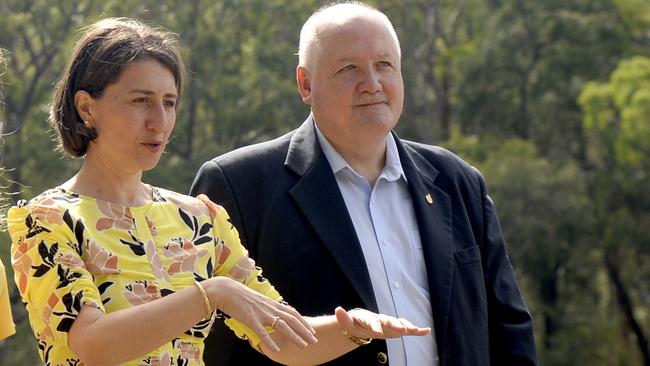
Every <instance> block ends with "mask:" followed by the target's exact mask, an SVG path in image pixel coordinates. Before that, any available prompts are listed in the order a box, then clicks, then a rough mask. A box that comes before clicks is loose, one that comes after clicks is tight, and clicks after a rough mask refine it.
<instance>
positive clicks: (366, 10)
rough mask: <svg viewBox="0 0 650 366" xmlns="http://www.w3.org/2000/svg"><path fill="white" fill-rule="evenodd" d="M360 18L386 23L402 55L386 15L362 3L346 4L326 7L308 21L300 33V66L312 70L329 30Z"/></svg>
mask: <svg viewBox="0 0 650 366" xmlns="http://www.w3.org/2000/svg"><path fill="white" fill-rule="evenodd" d="M359 18H364V19H376V20H379V21H381V22H382V23H384V24H385V25H386V27H387V28H388V30H389V32H390V34H391V35H392V37H393V39H394V40H395V47H396V48H397V54H398V55H400V54H401V51H400V46H399V39H398V38H397V34H396V33H395V29H394V28H393V24H392V23H391V22H390V20H389V19H388V17H387V16H386V15H385V14H384V13H382V12H380V11H379V10H377V9H375V8H373V7H371V6H369V5H366V4H363V3H360V2H356V1H355V2H345V3H337V4H334V5H328V6H325V7H323V8H321V9H319V10H317V11H316V12H315V13H314V14H312V15H311V17H309V19H307V21H306V22H305V24H304V25H303V26H302V30H301V31H300V45H299V48H298V65H299V66H303V67H306V68H308V69H310V68H312V66H313V60H314V59H316V58H317V57H318V51H319V46H320V43H321V42H322V38H323V37H324V36H325V33H326V31H327V29H328V28H330V27H332V26H340V25H343V24H346V23H348V22H353V21H355V19H359Z"/></svg>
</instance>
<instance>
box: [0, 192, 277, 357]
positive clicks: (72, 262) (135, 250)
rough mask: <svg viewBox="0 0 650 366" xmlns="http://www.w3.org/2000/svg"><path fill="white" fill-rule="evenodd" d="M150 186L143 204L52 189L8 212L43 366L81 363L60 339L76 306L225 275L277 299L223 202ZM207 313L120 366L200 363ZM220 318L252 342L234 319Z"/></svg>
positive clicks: (116, 301)
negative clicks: (148, 199)
mask: <svg viewBox="0 0 650 366" xmlns="http://www.w3.org/2000/svg"><path fill="white" fill-rule="evenodd" d="M153 192H154V197H153V200H152V202H150V203H148V204H146V205H144V206H139V207H123V206H119V205H116V204H113V203H109V202H105V201H101V200H97V199H94V198H91V197H87V196H82V195H78V194H76V193H73V192H70V191H66V190H65V189H62V188H55V189H51V190H49V191H46V192H44V193H42V194H41V195H39V196H37V197H35V198H34V199H32V200H31V201H29V202H27V203H26V202H24V201H23V202H20V203H19V204H18V205H17V206H16V207H12V208H11V209H10V210H9V213H8V216H7V226H8V229H9V233H10V234H11V238H12V247H11V255H12V265H13V267H14V272H15V280H16V284H17V285H18V289H19V291H20V294H21V296H22V298H23V301H24V302H25V303H26V305H27V310H28V312H29V320H30V323H31V327H32V330H33V331H34V334H35V336H36V339H37V341H38V350H39V353H40V356H41V359H42V360H43V362H44V363H45V364H46V365H66V366H68V365H83V363H82V362H80V361H79V357H77V356H76V355H75V354H74V353H73V352H72V351H71V350H70V348H69V347H68V331H69V330H70V327H71V326H72V323H73V322H74V320H75V319H76V317H77V315H78V313H79V311H80V310H81V307H82V305H84V304H85V305H90V306H94V307H96V308H98V309H100V310H102V311H104V312H105V313H110V312H114V311H118V310H120V309H124V308H128V307H133V306H137V305H140V304H144V303H147V302H150V301H155V300H156V299H159V298H161V297H164V296H166V295H169V294H171V293H174V292H175V291H178V290H180V289H182V288H185V287H187V286H191V285H193V283H194V281H195V280H197V281H201V280H204V279H206V278H209V277H212V276H229V277H231V278H233V279H236V280H238V281H241V282H243V283H245V284H246V285H247V286H249V287H250V288H252V289H254V290H256V291H258V292H260V293H263V294H265V295H267V296H269V297H271V298H274V299H276V300H278V301H280V300H281V298H280V295H279V294H278V293H277V291H275V289H274V288H273V286H271V284H270V283H269V282H268V281H266V280H265V279H264V278H263V277H262V276H261V270H260V269H259V268H258V267H255V263H254V262H253V261H252V260H251V259H250V258H248V253H247V251H246V250H245V249H244V247H243V246H242V245H241V243H240V241H239V237H238V234H237V230H236V229H235V228H234V227H233V226H232V224H231V223H230V222H229V220H230V219H229V217H228V214H227V213H226V211H225V210H224V209H223V208H221V207H220V206H217V205H216V204H214V203H212V202H210V201H209V200H208V199H207V197H205V196H199V197H197V198H193V197H189V196H185V195H181V194H178V193H174V192H171V191H167V190H163V189H160V188H153ZM170 316H173V314H170ZM215 317H216V315H215V314H213V315H212V316H211V317H210V318H209V319H205V320H203V321H201V322H199V323H198V324H196V325H195V326H193V327H192V328H190V329H188V330H187V331H186V332H185V333H183V334H180V335H179V336H178V337H177V338H174V339H173V340H171V341H170V342H168V343H166V344H164V345H163V346H161V347H160V348H158V349H156V350H155V351H153V352H151V353H149V354H147V355H146V356H144V357H140V358H138V359H136V360H132V361H130V362H127V363H126V365H161V366H163V365H183V366H186V365H187V366H189V365H202V364H203V362H202V355H203V340H204V338H205V337H206V336H207V334H208V332H209V330H210V327H211V325H212V322H213V321H214V319H215ZM225 322H226V324H227V325H228V326H229V327H230V328H231V329H232V330H233V331H235V333H236V334H237V335H238V336H239V337H241V338H245V339H249V341H251V343H253V345H257V344H258V343H259V338H258V337H257V335H256V334H255V333H254V332H253V331H252V330H250V329H249V328H248V327H246V326H245V325H243V324H242V323H239V322H238V321H236V320H234V319H226V320H225ZM107 346H108V347H110V345H107Z"/></svg>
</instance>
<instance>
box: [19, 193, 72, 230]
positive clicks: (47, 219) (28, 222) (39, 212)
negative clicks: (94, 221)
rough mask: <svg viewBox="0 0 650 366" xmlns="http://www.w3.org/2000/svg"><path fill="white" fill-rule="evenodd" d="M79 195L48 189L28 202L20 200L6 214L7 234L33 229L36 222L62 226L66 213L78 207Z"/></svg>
mask: <svg viewBox="0 0 650 366" xmlns="http://www.w3.org/2000/svg"><path fill="white" fill-rule="evenodd" d="M80 200H81V198H80V197H79V195H77V194H74V193H71V192H68V191H66V190H64V189H62V188H58V187H57V188H52V189H48V190H46V191H44V192H42V193H40V194H39V195H37V196H35V197H34V198H32V199H30V200H20V201H18V202H17V203H16V205H15V206H13V207H11V208H10V209H9V211H8V212H7V228H8V230H9V232H10V233H11V232H17V231H21V230H24V229H33V228H34V227H36V226H38V224H37V222H40V223H45V224H48V225H52V224H59V225H60V224H63V223H64V221H65V217H66V212H68V211H69V209H70V208H71V207H73V206H76V205H78V203H79V202H80Z"/></svg>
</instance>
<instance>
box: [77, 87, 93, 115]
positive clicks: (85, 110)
mask: <svg viewBox="0 0 650 366" xmlns="http://www.w3.org/2000/svg"><path fill="white" fill-rule="evenodd" d="M92 104H93V97H91V96H90V94H89V93H88V92H87V91H85V90H78V91H77V92H76V93H75V94H74V106H75V108H76V109H77V113H79V116H80V117H81V119H82V120H83V121H84V122H92V121H93V115H92Z"/></svg>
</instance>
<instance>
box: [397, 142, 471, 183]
mask: <svg viewBox="0 0 650 366" xmlns="http://www.w3.org/2000/svg"><path fill="white" fill-rule="evenodd" d="M401 142H402V143H403V144H404V146H405V147H406V149H407V151H408V150H411V152H415V153H417V154H418V155H419V156H420V157H422V158H423V159H424V160H426V161H427V162H428V163H429V164H431V165H432V166H433V167H434V168H436V169H437V170H438V171H439V172H441V173H446V174H471V175H475V174H476V172H477V169H476V168H475V167H473V166H472V165H471V164H469V163H468V162H466V161H465V160H463V159H462V158H461V157H460V156H458V155H456V154H455V153H453V152H451V151H450V150H447V149H446V148H444V147H441V146H436V145H427V144H423V143H420V142H415V141H409V140H401Z"/></svg>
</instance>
